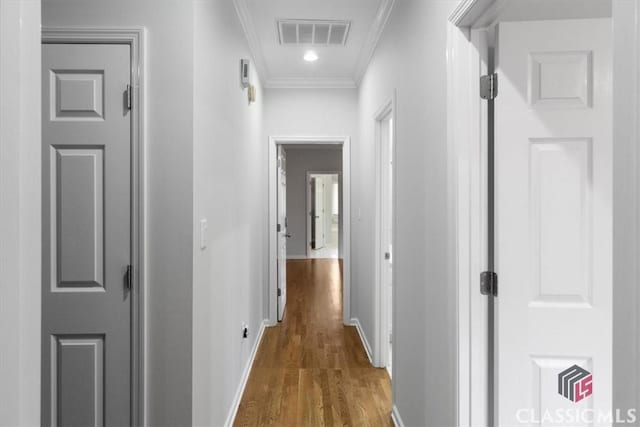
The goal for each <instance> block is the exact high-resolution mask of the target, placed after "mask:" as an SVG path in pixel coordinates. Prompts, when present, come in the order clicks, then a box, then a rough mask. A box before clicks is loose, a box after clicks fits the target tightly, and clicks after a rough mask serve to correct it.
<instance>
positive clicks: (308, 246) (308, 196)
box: [304, 170, 344, 259]
mask: <svg viewBox="0 0 640 427" xmlns="http://www.w3.org/2000/svg"><path fill="white" fill-rule="evenodd" d="M311 175H338V182H339V183H340V185H342V172H341V171H328V172H322V171H315V170H314V171H307V176H306V182H305V184H304V192H305V203H306V205H305V206H306V208H305V228H306V229H305V249H306V251H307V258H312V257H311V250H312V249H311V191H310V186H311ZM341 211H342V206H339V210H338V213H339V222H344V218H342V215H341V213H342V212H341ZM341 232H342V230H340V227H338V234H340V233H341ZM339 245H340V244H339V243H338V246H339ZM339 249H340V248H338V252H340V250H339ZM338 259H340V254H339V253H338Z"/></svg>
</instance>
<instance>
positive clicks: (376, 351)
mask: <svg viewBox="0 0 640 427" xmlns="http://www.w3.org/2000/svg"><path fill="white" fill-rule="evenodd" d="M396 104H397V102H396V91H395V90H394V91H393V93H392V94H391V96H389V97H388V98H387V99H386V100H385V101H384V102H383V104H382V105H381V106H380V108H378V110H377V111H376V113H375V114H374V115H373V120H374V125H375V159H376V160H375V181H374V182H375V189H376V191H375V225H376V227H375V235H374V252H375V262H374V268H375V271H374V292H373V295H374V306H373V307H374V313H373V315H374V326H373V327H374V331H375V333H374V343H373V365H374V366H376V367H378V368H384V367H386V364H387V362H388V361H387V355H388V351H389V339H388V338H389V337H388V331H387V330H386V328H385V326H386V325H387V324H388V321H389V317H391V320H392V324H393V320H394V312H395V310H393V308H392V312H391V313H388V310H387V306H386V304H385V301H386V298H388V295H387V290H386V289H385V288H386V286H384V284H383V283H382V277H383V275H382V268H383V262H382V259H383V258H384V253H385V252H386V251H385V250H384V248H383V247H382V225H383V224H382V217H383V214H382V211H383V209H384V207H383V205H382V200H383V194H382V172H383V169H384V168H383V166H382V159H383V157H382V122H383V121H385V120H386V119H391V120H392V121H393V139H394V144H393V151H392V159H391V161H392V163H393V164H394V165H395V162H396V142H397V138H396V129H397V120H396V116H397V106H396ZM396 170H397V169H396V168H393V175H392V178H391V179H392V184H391V185H392V188H393V189H394V191H393V193H392V199H391V204H392V206H393V207H392V209H393V212H394V213H393V217H392V222H393V224H392V232H391V245H392V247H394V248H395V247H396V214H395V207H396V191H395V188H396ZM391 281H392V284H395V283H396V269H395V268H394V269H392V270H391ZM392 289H393V290H392V292H393V294H392V295H391V299H392V301H395V298H394V296H395V286H393V288H392ZM394 305H395V303H394ZM391 346H392V353H395V351H393V347H394V343H393V342H392V343H391ZM391 369H392V375H391V376H393V366H391Z"/></svg>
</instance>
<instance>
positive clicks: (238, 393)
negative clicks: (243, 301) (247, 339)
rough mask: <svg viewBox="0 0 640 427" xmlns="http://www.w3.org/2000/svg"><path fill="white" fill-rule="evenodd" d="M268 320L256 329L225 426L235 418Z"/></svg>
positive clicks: (231, 423)
mask: <svg viewBox="0 0 640 427" xmlns="http://www.w3.org/2000/svg"><path fill="white" fill-rule="evenodd" d="M268 322H269V321H268V320H267V319H265V320H263V321H262V323H261V324H260V330H258V336H257V338H256V342H255V343H254V344H253V348H252V349H251V355H250V356H249V360H247V364H246V365H245V367H244V371H243V372H242V378H240V385H238V389H237V390H236V395H235V396H234V397H233V402H232V404H231V409H230V410H229V415H227V420H226V421H225V423H224V425H225V427H231V426H232V425H233V421H234V420H235V419H236V415H237V414H238V407H240V401H241V400H242V395H243V394H244V389H245V387H246V386H247V381H248V380H249V374H250V373H251V368H252V367H253V362H254V360H255V359H256V354H257V353H258V347H260V342H261V341H262V335H264V328H265V327H266V325H267V323H268Z"/></svg>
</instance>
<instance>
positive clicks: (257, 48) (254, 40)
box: [233, 0, 269, 83]
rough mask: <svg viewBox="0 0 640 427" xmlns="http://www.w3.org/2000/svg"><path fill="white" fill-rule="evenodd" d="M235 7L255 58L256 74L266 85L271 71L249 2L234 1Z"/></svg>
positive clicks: (243, 0) (242, 0) (244, 0)
mask: <svg viewBox="0 0 640 427" xmlns="http://www.w3.org/2000/svg"><path fill="white" fill-rule="evenodd" d="M233 5H234V6H235V8H236V13H237V14H238V19H239V20H240V24H241V25H242V29H243V30H244V35H245V37H246V38H247V43H248V44H249V51H250V52H251V56H252V57H253V62H254V64H255V69H256V72H257V73H258V77H259V78H260V80H261V81H262V82H263V83H264V82H266V81H267V80H268V79H269V70H268V69H267V62H266V61H265V59H264V56H263V54H262V46H261V45H260V38H259V37H258V34H256V31H255V28H256V26H255V24H254V23H253V18H252V17H251V12H249V6H247V0H233Z"/></svg>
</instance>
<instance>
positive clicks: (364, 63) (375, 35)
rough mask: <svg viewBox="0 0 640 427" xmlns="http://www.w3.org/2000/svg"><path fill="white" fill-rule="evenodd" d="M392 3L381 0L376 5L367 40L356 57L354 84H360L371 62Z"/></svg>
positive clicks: (389, 14)
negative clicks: (377, 5)
mask: <svg viewBox="0 0 640 427" xmlns="http://www.w3.org/2000/svg"><path fill="white" fill-rule="evenodd" d="M394 4H395V0H382V2H380V6H379V7H378V11H377V12H376V17H375V19H374V20H373V24H371V28H370V29H369V35H368V36H367V41H366V42H365V44H364V46H363V47H362V51H361V52H360V57H359V58H358V62H357V63H356V69H355V73H354V75H353V80H354V81H355V83H356V85H359V84H360V81H362V78H363V77H364V73H365V72H366V71H367V68H368V67H369V63H370V62H371V59H372V58H373V54H374V53H375V51H376V47H377V46H378V42H379V41H380V37H381V36H382V33H383V31H384V29H385V26H386V25H387V21H388V20H389V16H391V10H392V9H393V5H394Z"/></svg>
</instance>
